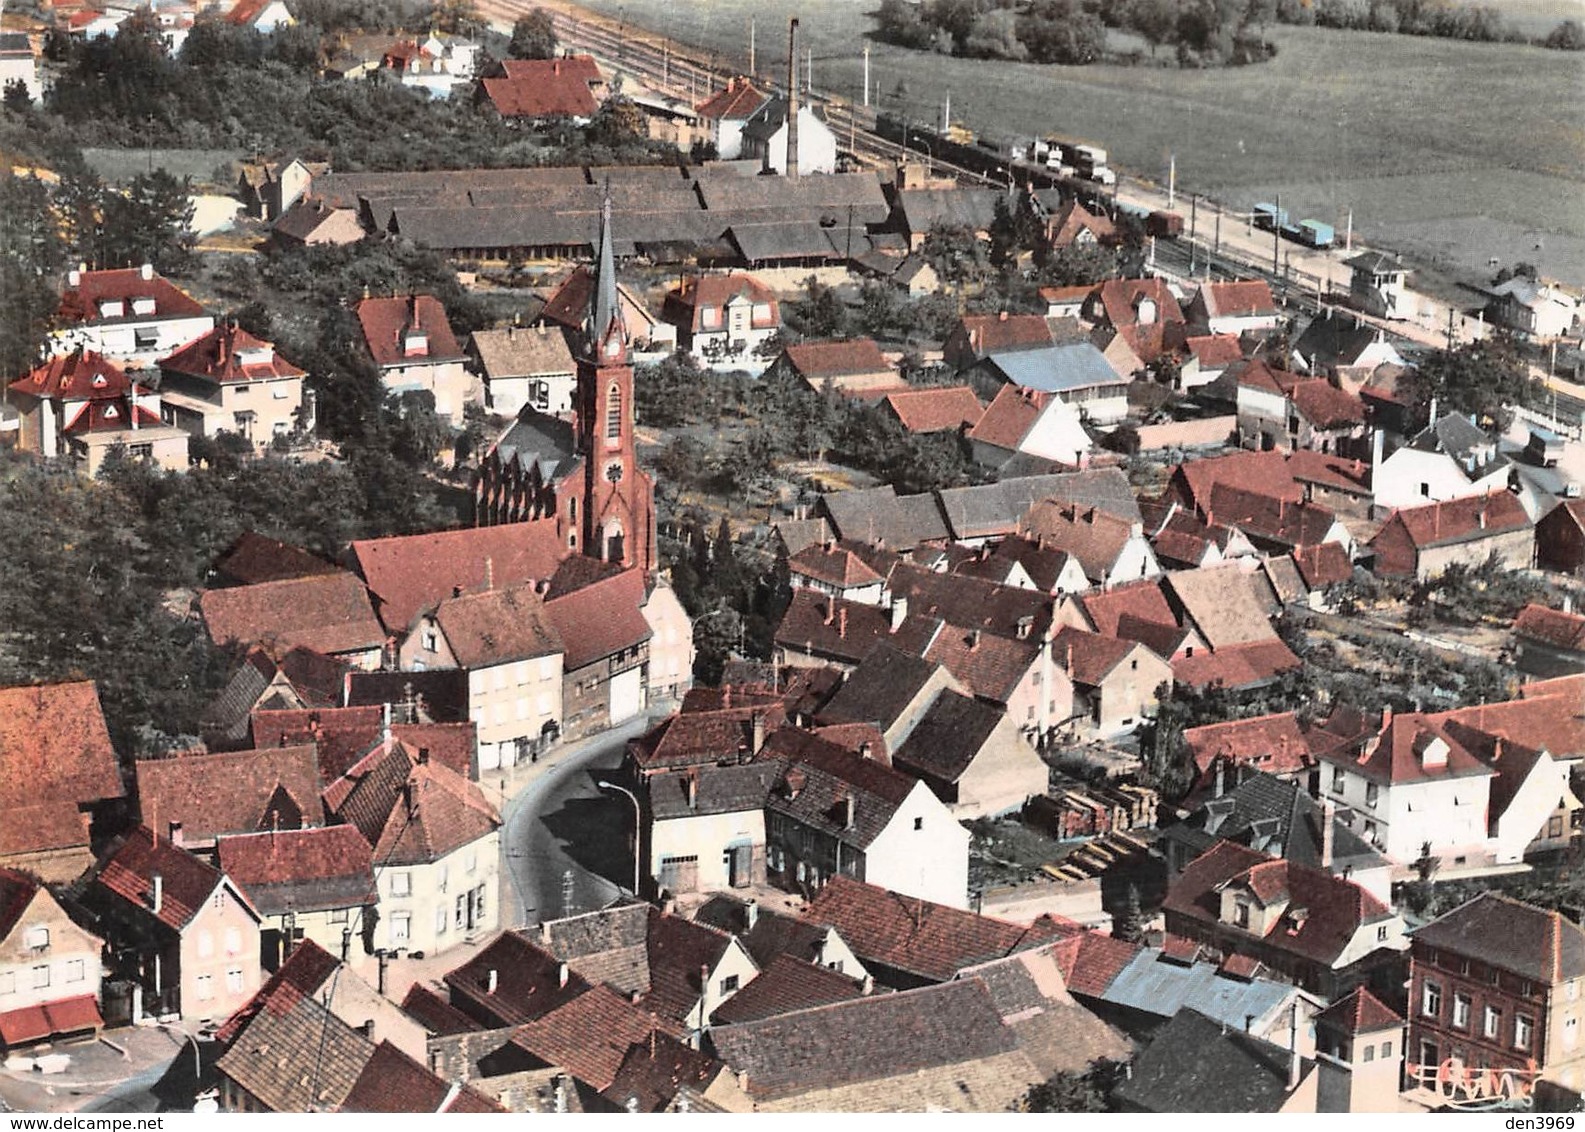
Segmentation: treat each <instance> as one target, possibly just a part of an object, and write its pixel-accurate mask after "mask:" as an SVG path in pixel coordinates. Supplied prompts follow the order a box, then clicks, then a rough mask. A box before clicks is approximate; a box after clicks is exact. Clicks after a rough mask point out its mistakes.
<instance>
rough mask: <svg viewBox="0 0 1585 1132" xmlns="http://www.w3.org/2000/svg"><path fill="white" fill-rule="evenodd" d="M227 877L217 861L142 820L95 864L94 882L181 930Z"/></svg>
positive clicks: (97, 887)
mask: <svg viewBox="0 0 1585 1132" xmlns="http://www.w3.org/2000/svg"><path fill="white" fill-rule="evenodd" d="M156 873H158V874H159V876H160V878H161V884H160V888H161V892H160V908H159V911H155V910H154V895H153V894H154V879H153V878H154V875H155V874H156ZM221 879H222V877H221V873H220V870H219V869H217V868H215V867H214V866H213V865H210V864H208V863H206V862H204V861H202V860H200V859H199V858H197V857H195V856H193V855H192V854H191V853H188V852H187V851H186V850H183V849H178V848H176V847H175V846H174V845H172V844H171V843H170V842H169V841H166V840H165V839H164V838H156V837H155V836H154V834H153V833H151V832H150V831H149V828H148V826H139V827H138V828H137V829H134V830H133V831H132V832H131V833H129V834H127V835H126V837H125V838H124V839H122V841H121V843H120V845H119V846H117V847H116V848H114V849H112V850H111V851H110V853H109V855H108V856H106V857H105V858H104V859H103V860H101V861H100V863H99V864H98V865H97V866H96V867H95V872H94V881H93V887H94V888H95V889H98V890H102V891H105V892H108V893H112V894H114V895H115V896H117V897H119V898H120V899H122V900H124V901H126V902H127V903H128V904H131V905H132V906H133V907H134V908H138V909H141V910H143V911H144V912H146V913H147V914H148V915H151V916H153V917H154V918H155V919H156V920H158V921H159V922H160V923H162V924H164V925H166V926H167V927H170V928H174V929H175V930H176V931H178V932H181V931H184V930H185V929H186V927H187V925H188V924H189V923H191V922H192V919H193V917H194V916H196V915H197V914H198V913H199V912H200V911H201V910H202V909H203V906H204V901H205V900H208V899H209V895H210V894H211V893H212V892H214V890H215V886H216V885H218V884H219V883H220V882H221ZM244 903H246V902H245V901H244Z"/></svg>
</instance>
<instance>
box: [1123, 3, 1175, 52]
mask: <svg viewBox="0 0 1585 1132" xmlns="http://www.w3.org/2000/svg"><path fill="white" fill-rule="evenodd" d="M1128 22H1129V26H1130V27H1132V28H1133V29H1134V30H1135V31H1137V32H1138V33H1139V34H1140V35H1141V36H1143V37H1144V40H1145V42H1146V43H1148V44H1150V55H1151V58H1155V55H1156V48H1158V47H1160V46H1161V45H1162V44H1163V43H1168V42H1170V41H1171V40H1172V37H1173V35H1174V34H1175V33H1176V32H1177V24H1178V6H1177V4H1175V3H1174V2H1173V0H1134V2H1133V3H1132V4H1131V5H1129V8H1128Z"/></svg>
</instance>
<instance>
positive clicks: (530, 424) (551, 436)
mask: <svg viewBox="0 0 1585 1132" xmlns="http://www.w3.org/2000/svg"><path fill="white" fill-rule="evenodd" d="M493 451H495V452H496V453H497V454H499V456H500V458H501V462H502V463H506V462H507V461H509V460H511V459H512V457H513V456H516V457H517V458H518V461H519V462H520V463H521V464H522V465H523V466H524V467H531V466H533V465H535V464H538V465H539V470H540V475H541V477H543V478H544V480H545V481H546V482H547V483H548V482H549V481H551V480H553V479H556V478H558V477H559V476H560V475H562V474H563V473H565V472H567V471H569V470H571V468H572V466H573V464H574V463H575V462H576V459H577V458H576V452H577V446H576V444H575V443H574V440H573V435H572V424H571V423H570V422H568V421H564V420H562V419H561V418H560V417H552V416H548V415H546V414H544V413H536V412H534V411H533V410H532V409H525V410H523V411H522V412H521V413H519V414H518V417H517V420H516V421H514V422H513V423H512V425H511V426H510V427H509V428H508V429H507V430H506V431H505V432H504V433H502V434H501V438H500V439H499V440H497V441H496V442H495V447H494V449H493Z"/></svg>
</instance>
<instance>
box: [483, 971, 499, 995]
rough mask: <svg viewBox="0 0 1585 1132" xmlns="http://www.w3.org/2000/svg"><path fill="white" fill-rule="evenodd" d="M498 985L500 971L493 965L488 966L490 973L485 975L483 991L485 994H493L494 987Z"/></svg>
mask: <svg viewBox="0 0 1585 1132" xmlns="http://www.w3.org/2000/svg"><path fill="white" fill-rule="evenodd" d="M500 985H501V972H499V971H497V970H496V969H495V968H494V967H491V968H490V973H489V974H488V975H486V976H485V980H484V993H485V994H494V993H495V988H496V987H498V986H500Z"/></svg>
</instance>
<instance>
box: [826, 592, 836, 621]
mask: <svg viewBox="0 0 1585 1132" xmlns="http://www.w3.org/2000/svg"><path fill="white" fill-rule="evenodd" d="M836 615H837V599H836V596H835V595H834V594H827V595H826V616H825V623H826V624H827V625H829V624H831V622H832V621H833V620H834V619H835V618H836Z"/></svg>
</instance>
